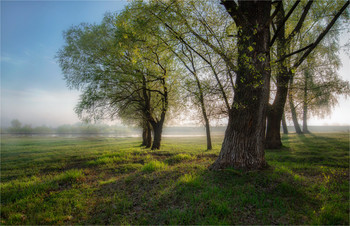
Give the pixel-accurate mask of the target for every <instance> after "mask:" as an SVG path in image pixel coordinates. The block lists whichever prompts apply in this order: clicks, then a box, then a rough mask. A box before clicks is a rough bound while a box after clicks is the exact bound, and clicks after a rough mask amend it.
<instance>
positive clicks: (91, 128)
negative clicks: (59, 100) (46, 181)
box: [1, 119, 139, 135]
mask: <svg viewBox="0 0 350 226" xmlns="http://www.w3.org/2000/svg"><path fill="white" fill-rule="evenodd" d="M1 133H3V134H5V133H9V134H116V135H130V134H134V133H139V129H137V128H135V129H133V128H131V127H125V126H115V125H105V124H88V123H76V124H74V125H61V126H58V127H56V128H53V127H48V126H45V125H43V126H37V127H33V126H31V125H29V124H24V125H23V124H22V123H21V122H20V121H19V120H18V119H14V120H12V121H11V126H9V127H6V128H1Z"/></svg>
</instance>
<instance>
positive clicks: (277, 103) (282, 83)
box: [265, 3, 291, 149]
mask: <svg viewBox="0 0 350 226" xmlns="http://www.w3.org/2000/svg"><path fill="white" fill-rule="evenodd" d="M281 4H283V3H281ZM276 19H277V27H280V28H281V30H280V32H279V33H278V35H277V58H278V59H280V58H282V57H283V56H285V55H286V50H287V46H286V44H287V43H286V39H285V27H284V23H283V20H284V9H283V6H281V7H280V9H279V11H278V13H277V17H276ZM286 65H287V62H286V60H283V61H280V62H278V73H277V78H276V86H277V92H276V96H275V100H274V102H273V104H272V105H271V108H270V110H269V112H268V116H267V130H266V141H265V142H266V148H268V149H279V148H281V147H282V141H281V120H282V115H283V112H284V105H285V103H286V99H287V93H288V82H289V79H290V77H291V75H290V73H289V72H288V68H287V67H286Z"/></svg>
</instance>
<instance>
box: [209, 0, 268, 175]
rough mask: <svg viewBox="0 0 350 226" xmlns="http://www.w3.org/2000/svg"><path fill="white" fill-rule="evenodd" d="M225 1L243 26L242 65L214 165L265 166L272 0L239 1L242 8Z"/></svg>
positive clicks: (240, 59) (239, 65) (233, 15)
mask: <svg viewBox="0 0 350 226" xmlns="http://www.w3.org/2000/svg"><path fill="white" fill-rule="evenodd" d="M222 3H223V5H224V6H225V7H226V9H227V11H228V12H229V13H230V15H231V16H232V17H233V18H234V20H235V22H236V25H237V27H239V31H238V69H237V77H236V89H235V96H234V102H233V107H232V109H231V110H230V114H229V122H228V127H227V129H226V132H225V137H224V141H223V144H222V148H221V152H220V154H219V157H218V159H217V160H216V161H215V162H214V163H213V165H212V166H211V167H210V168H211V169H212V170H219V169H223V168H227V167H234V168H239V169H244V170H254V169H262V168H265V167H266V166H267V163H266V161H265V152H264V146H265V145H264V140H265V129H266V111H267V105H268V98H269V88H270V48H269V43H270V30H269V19H270V10H271V2H270V1H254V2H253V1H239V7H238V8H237V7H235V2H234V1H223V2H222ZM230 6H232V8H230ZM230 10H232V11H231V12H232V13H231V12H230ZM234 12H237V13H238V16H236V15H237V14H236V13H234Z"/></svg>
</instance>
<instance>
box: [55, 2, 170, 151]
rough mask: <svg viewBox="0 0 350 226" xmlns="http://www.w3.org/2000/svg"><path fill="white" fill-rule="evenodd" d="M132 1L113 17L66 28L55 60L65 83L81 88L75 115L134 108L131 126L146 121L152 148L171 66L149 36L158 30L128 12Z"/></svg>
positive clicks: (166, 98)
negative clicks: (63, 39)
mask: <svg viewBox="0 0 350 226" xmlns="http://www.w3.org/2000/svg"><path fill="white" fill-rule="evenodd" d="M137 4H138V3H136V5H131V6H130V7H129V8H126V10H125V11H123V12H122V13H121V14H119V15H118V16H113V15H107V16H106V17H105V18H104V20H103V22H102V23H101V25H87V24H81V25H80V26H76V27H72V28H71V29H69V30H68V31H66V32H65V39H66V46H64V47H63V48H62V49H61V50H60V51H59V53H58V59H59V63H60V66H61V68H62V70H63V72H64V74H65V79H66V81H67V84H68V85H69V86H70V87H71V88H76V89H79V90H82V91H83V93H82V95H81V99H80V102H79V104H78V106H77V109H76V111H77V113H78V114H79V116H80V117H81V118H84V117H87V118H101V117H103V116H105V115H107V116H109V117H112V118H113V117H115V116H119V117H122V118H123V117H128V116H130V114H128V113H130V112H132V111H134V112H135V113H136V114H135V115H137V117H138V118H139V119H140V121H139V122H136V124H137V125H147V123H150V124H151V125H152V128H153V132H154V141H153V145H152V149H159V148H160V142H161V134H162V128H163V124H164V121H165V115H166V112H167V111H168V108H169V102H172V101H173V100H172V96H171V94H172V93H174V91H176V85H175V83H174V80H173V78H172V75H173V74H176V72H175V71H176V70H175V68H174V65H173V64H172V59H171V56H170V55H169V53H168V51H166V47H164V46H162V45H161V44H160V42H159V40H157V39H154V37H155V36H154V35H151V34H152V32H159V29H157V26H156V25H155V24H151V25H153V27H152V26H149V27H148V28H147V29H149V30H152V32H150V33H148V32H144V30H142V29H146V26H145V25H146V24H147V21H145V20H147V18H146V19H143V18H142V14H138V15H139V16H140V17H139V18H135V17H133V14H132V12H133V13H134V12H135V11H134V10H136V9H137V6H138V5H137ZM132 7H134V8H132ZM141 13H142V12H141ZM115 18H116V19H115ZM148 24H150V23H148ZM141 52H142V54H140V53H141ZM146 121H147V122H146Z"/></svg>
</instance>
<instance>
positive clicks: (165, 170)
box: [0, 133, 349, 225]
mask: <svg viewBox="0 0 350 226" xmlns="http://www.w3.org/2000/svg"><path fill="white" fill-rule="evenodd" d="M221 143H222V137H214V138H213V146H214V149H213V150H212V151H206V146H205V144H206V142H205V138H204V137H197V138H164V139H163V143H162V148H161V150H158V151H151V150H149V149H144V148H142V147H140V146H139V144H140V142H139V140H138V139H137V138H118V139H111V138H90V139H86V138H74V139H73V138H40V137H35V138H34V137H21V138H14V137H2V140H1V184H0V188H1V215H0V217H1V224H16V225H18V224H21V225H22V224H32V225H37V224H123V225H124V224H206V225H208V224H210V225H213V224H214V225H217V224H329V225H334V224H346V225H348V224H349V134H345V133H333V134H310V135H305V136H297V135H295V134H291V135H288V136H283V143H284V147H283V148H282V149H281V150H266V159H267V162H268V164H269V165H270V168H268V169H267V170H264V171H262V172H244V171H240V170H235V169H226V170H222V171H219V172H213V171H209V170H208V166H209V165H210V164H212V163H213V162H214V161H215V159H216V158H217V156H218V153H219V151H220V146H221Z"/></svg>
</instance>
